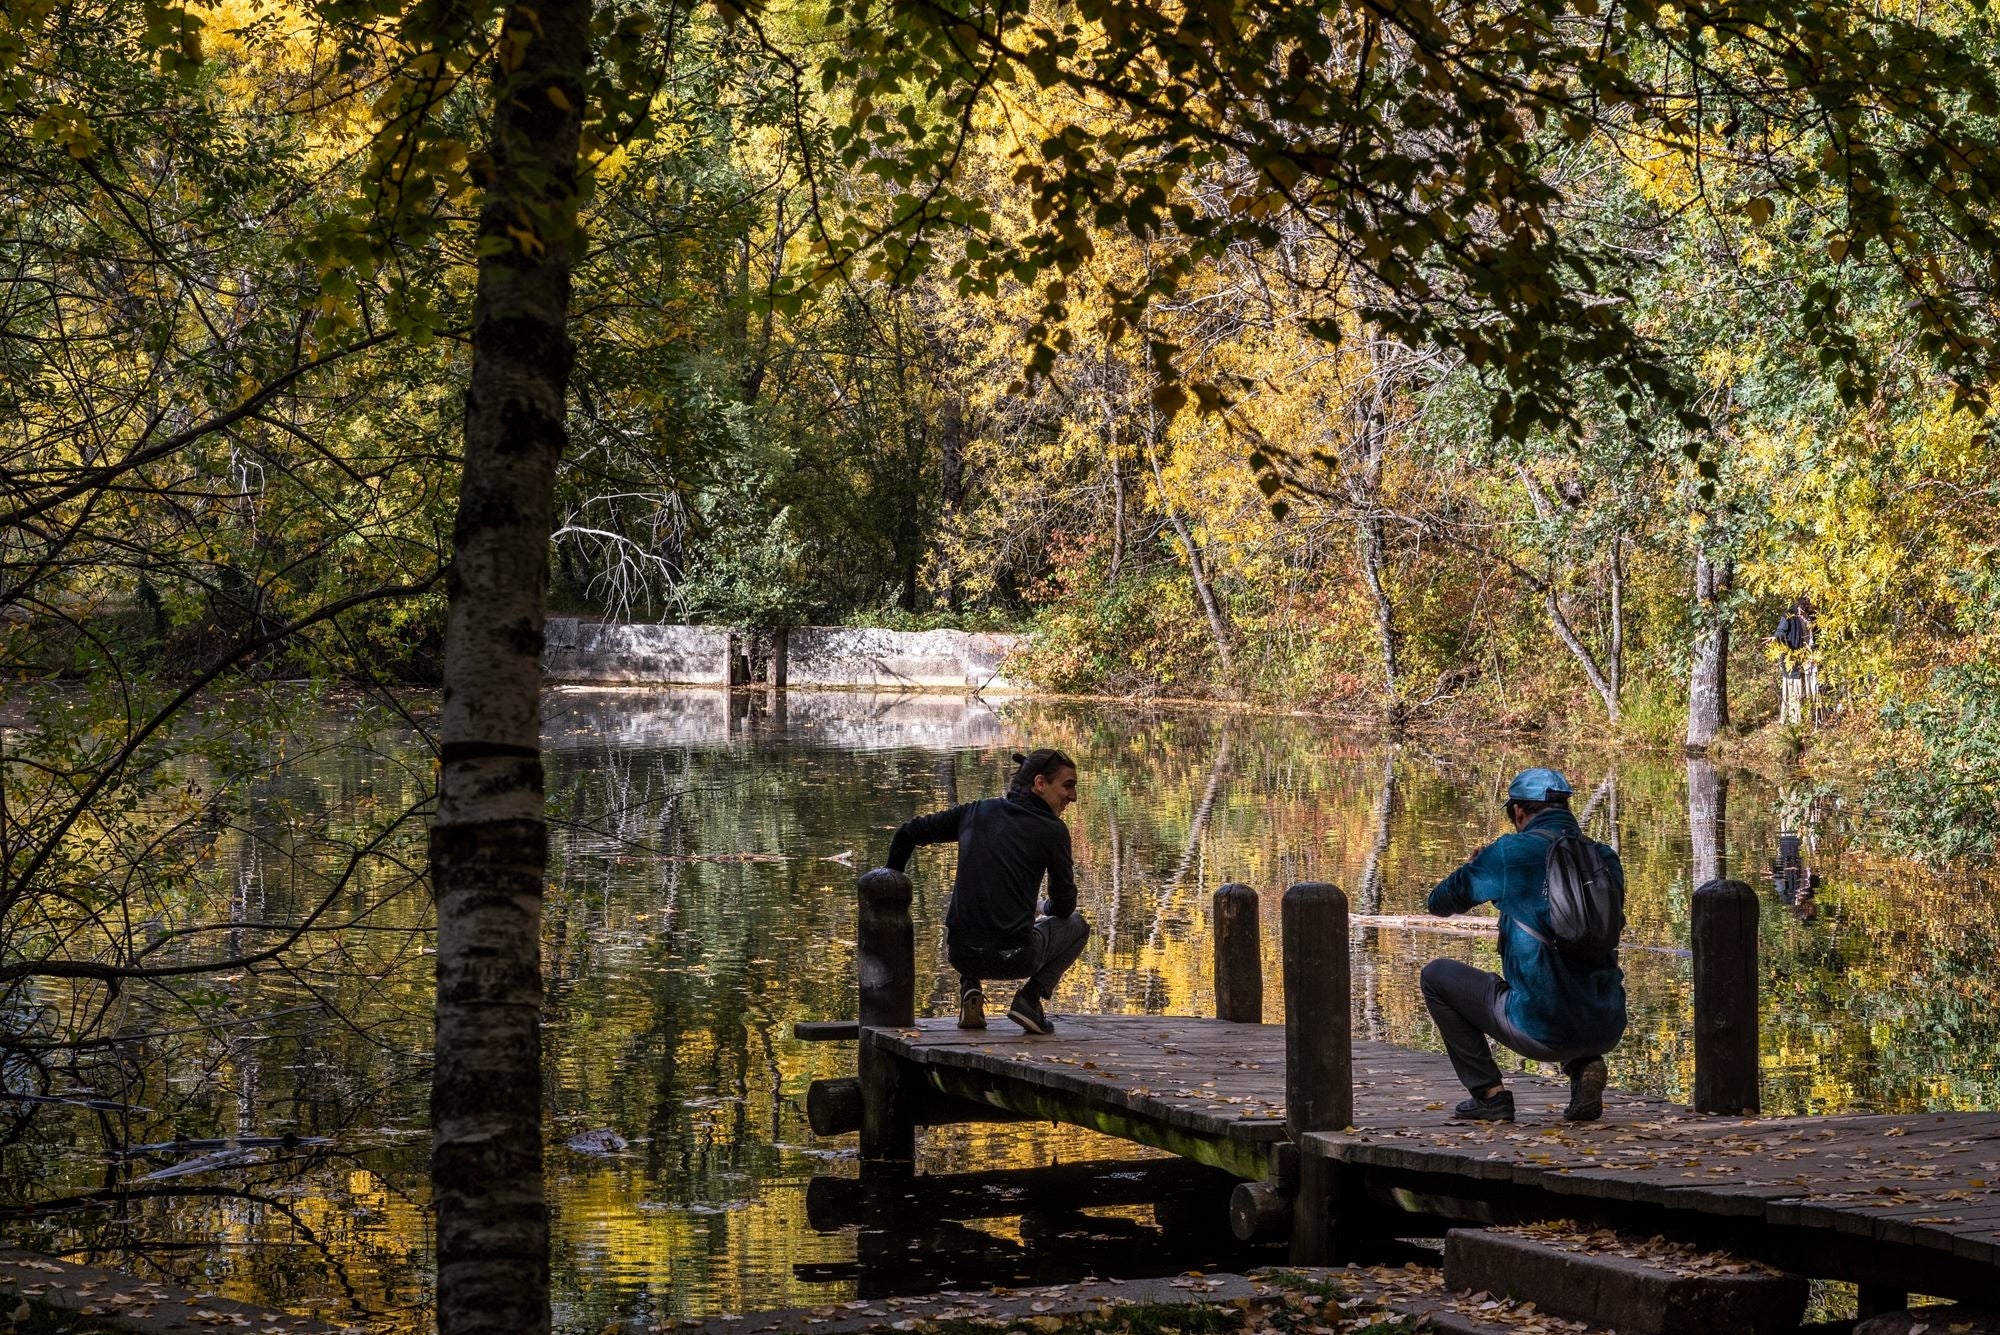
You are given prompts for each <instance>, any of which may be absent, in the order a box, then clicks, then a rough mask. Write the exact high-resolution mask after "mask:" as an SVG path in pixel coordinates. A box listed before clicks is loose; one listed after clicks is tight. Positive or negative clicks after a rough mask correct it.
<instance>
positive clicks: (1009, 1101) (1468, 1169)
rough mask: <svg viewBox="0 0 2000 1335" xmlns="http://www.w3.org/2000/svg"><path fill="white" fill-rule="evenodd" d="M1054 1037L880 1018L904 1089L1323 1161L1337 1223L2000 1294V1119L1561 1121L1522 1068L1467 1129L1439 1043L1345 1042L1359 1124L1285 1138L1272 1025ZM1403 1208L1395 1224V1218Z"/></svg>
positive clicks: (1283, 1170) (1265, 1160)
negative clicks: (1566, 1236) (1632, 1242)
mask: <svg viewBox="0 0 2000 1335" xmlns="http://www.w3.org/2000/svg"><path fill="white" fill-rule="evenodd" d="M1058 1023H1059V1026H1060V1028H1059V1030H1058V1032H1057V1033H1056V1034H1055V1035H1053V1036H1050V1037H1040V1038H1033V1037H1029V1036H1027V1035H1024V1034H1021V1033H1019V1032H1017V1031H1014V1030H1012V1029H1011V1027H1010V1028H1009V1029H1008V1030H1007V1031H1005V1032H1003V1031H1002V1030H1000V1029H991V1030H986V1031H983V1032H981V1031H967V1030H961V1029H958V1028H957V1027H956V1026H955V1025H954V1023H953V1022H952V1021H950V1020H944V1019H940V1020H926V1021H923V1022H921V1023H920V1024H918V1025H917V1026H915V1027H914V1028H907V1029H904V1028H898V1029H874V1030H871V1031H869V1034H868V1039H867V1041H869V1042H871V1043H872V1044H874V1045H875V1047H876V1048H877V1049H878V1051H879V1052H880V1054H881V1055H882V1056H883V1057H884V1058H886V1059H888V1060H890V1061H893V1062H895V1063H897V1065H898V1066H900V1067H901V1068H903V1069H902V1072H901V1074H902V1075H903V1077H904V1080H905V1083H904V1085H903V1088H904V1089H905V1091H906V1092H907V1091H908V1090H909V1089H911V1088H913V1087H917V1086H921V1087H922V1088H923V1089H926V1090H928V1091H931V1092H933V1093H935V1094H937V1095H940V1096H944V1097H946V1098H949V1099H951V1100H956V1101H962V1102H964V1103H968V1104H978V1105H982V1106H984V1107H987V1108H990V1109H993V1110H995V1111H996V1112H1001V1113H1011V1114H1017V1115H1021V1116H1025V1117H1032V1118H1036V1119H1043V1118H1046V1119H1048V1120H1051V1121H1058V1122H1063V1123H1067V1124H1070V1125H1073V1126H1080V1127H1086V1128H1089V1129H1091V1130H1095V1131H1099V1132H1103V1133H1104V1134H1107V1135H1112V1136H1117V1137H1119V1138H1121V1139H1124V1140H1128V1141H1133V1142H1135V1143H1138V1144H1141V1145H1147V1146H1150V1147H1152V1148H1154V1149H1158V1150H1164V1151H1167V1152H1169V1153H1173V1154H1178V1155H1180V1156H1182V1157H1184V1158H1188V1159H1192V1160H1195V1161H1197V1162H1199V1163H1204V1164H1208V1165H1211V1166H1213V1167H1217V1168H1222V1169H1225V1170H1227V1171H1229V1172H1231V1173H1234V1174H1236V1175H1237V1176H1238V1177H1240V1178H1243V1179H1245V1180H1246V1181H1261V1180H1266V1179H1270V1180H1280V1181H1282V1180H1284V1179H1285V1178H1286V1177H1287V1175H1288V1174H1291V1173H1292V1172H1294V1171H1295V1170H1294V1169H1293V1168H1292V1167H1291V1166H1290V1165H1289V1160H1290V1159H1291V1157H1292V1156H1294V1155H1302V1156H1304V1157H1309V1158H1313V1159H1317V1160H1320V1161H1323V1162H1325V1163H1327V1164H1328V1165H1330V1166H1332V1167H1333V1169H1334V1175H1335V1181H1336V1186H1335V1190H1334V1192H1333V1199H1332V1201H1331V1202H1330V1204H1331V1208H1332V1212H1333V1214H1334V1216H1335V1221H1336V1229H1338V1227H1339V1224H1340V1216H1341V1215H1342V1214H1343V1213H1346V1214H1348V1215H1350V1216H1352V1220H1351V1224H1352V1225H1353V1226H1355V1227H1360V1228H1365V1229H1367V1230H1370V1231H1379V1230H1380V1229H1382V1228H1385V1227H1387V1228H1392V1229H1394V1230H1396V1231H1398V1232H1399V1233H1401V1234H1402V1235H1404V1236H1422V1235H1424V1234H1427V1233H1435V1232H1437V1231H1439V1230H1441V1229H1442V1227H1444V1226H1446V1225H1449V1224H1460V1223H1468V1222H1475V1223H1517V1222H1525V1221H1530V1220H1552V1219H1574V1220H1577V1221H1578V1222H1580V1223H1587V1224H1603V1225H1607V1226H1616V1227H1621V1228H1628V1229H1640V1230H1644V1231H1647V1232H1655V1233H1662V1234H1666V1235H1670V1236H1678V1237H1683V1238H1686V1239H1689V1240H1696V1241H1700V1242H1702V1243H1704V1244H1705V1245H1708V1246H1717V1247H1724V1248H1726V1249H1727V1250H1731V1251H1736V1252H1739V1253H1741V1254H1743V1255H1747V1256H1753V1257H1755V1258H1757V1259H1759V1260H1763V1261H1767V1262H1769V1263H1770V1264H1773V1265H1778V1266H1780V1267H1782V1268H1784V1269H1787V1270H1791V1271H1793V1272H1795V1273H1799V1274H1806V1275H1816V1276H1821V1277H1826V1278H1835V1279H1844V1280H1848V1281H1851V1282H1858V1283H1862V1284H1866V1285H1868V1286H1869V1287H1870V1288H1872V1289H1878V1290H1892V1291H1893V1292H1897V1293H1923V1294H1932V1295H1936V1296H1940V1297H1956V1298H1973V1297H1979V1298H1986V1297H1990V1295H1991V1294H1992V1293H1993V1292H1994V1291H1995V1286H1996V1285H2000V1115H1995V1114H1991V1113H1925V1114H1912V1115H1907V1116H1872V1115H1871V1116H1842V1117H1785V1118H1742V1117H1717V1116H1702V1115H1699V1114H1695V1113H1692V1112H1690V1111H1689V1110H1688V1109H1686V1108H1685V1107H1680V1106H1676V1105H1674V1104H1670V1103H1668V1102H1667V1101H1666V1100H1664V1099H1658V1098H1652V1097H1648V1096H1644V1095H1637V1094H1627V1093H1622V1092H1619V1091H1616V1090H1611V1091H1607V1092H1606V1095H1605V1111H1604V1117H1603V1119H1602V1120H1600V1121H1597V1122H1588V1123H1569V1122H1564V1121H1563V1120H1562V1109H1563V1106H1564V1104H1565V1103H1566V1101H1567V1099H1568V1085H1567V1083H1566V1082H1565V1081H1562V1080H1557V1079H1544V1078H1541V1077H1537V1076H1527V1075H1515V1076H1510V1077H1509V1086H1510V1087H1511V1088H1512V1089H1513V1091H1514V1097H1515V1101H1516V1109H1517V1112H1516V1116H1517V1117H1518V1119H1519V1120H1518V1121H1516V1122H1515V1123H1513V1124H1511V1125H1484V1124H1477V1123H1465V1122H1455V1121H1453V1120H1451V1118H1450V1115H1449V1114H1450V1109H1451V1105H1452V1104H1454V1103H1456V1102H1457V1101H1458V1099H1460V1098H1461V1097H1463V1091H1462V1090H1460V1089H1459V1087H1458V1084H1457V1081H1456V1080H1455V1078H1454V1077H1453V1075H1452V1072H1451V1067H1450V1065H1449V1063H1448V1062H1447V1061H1446V1060H1445V1058H1444V1057H1443V1056H1442V1055H1441V1054H1438V1053H1430V1052H1415V1051H1411V1050H1409V1049H1406V1048H1400V1047H1396V1046H1393V1045H1390V1044H1386V1043H1368V1042H1357V1043H1356V1044H1355V1045H1354V1112H1355V1122H1354V1127H1353V1129H1352V1130H1350V1131H1342V1132H1320V1133H1310V1134H1308V1135H1306V1136H1305V1137H1303V1139H1302V1141H1301V1142H1300V1143H1298V1144H1297V1145H1296V1146H1295V1145H1294V1144H1293V1142H1292V1140H1291V1139H1290V1137H1289V1136H1288V1135H1287V1132H1286V1128H1285V1034H1284V1028H1283V1026H1281V1025H1264V1024H1239V1023H1233V1022H1230V1021H1224V1020H1205V1019H1196V1018H1188V1017H1179V1016H1174V1017H1168V1016H1123V1015H1086V1016H1062V1017H1060V1019H1059V1021H1058ZM1399 1216H1400V1218H1399Z"/></svg>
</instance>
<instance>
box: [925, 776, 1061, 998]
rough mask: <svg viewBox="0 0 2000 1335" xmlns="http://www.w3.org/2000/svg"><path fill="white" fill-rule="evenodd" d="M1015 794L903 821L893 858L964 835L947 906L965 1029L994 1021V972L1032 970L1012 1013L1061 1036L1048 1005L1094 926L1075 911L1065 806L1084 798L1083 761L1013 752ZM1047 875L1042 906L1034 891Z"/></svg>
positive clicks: (1020, 974) (948, 940) (1015, 974)
mask: <svg viewBox="0 0 2000 1335" xmlns="http://www.w3.org/2000/svg"><path fill="white" fill-rule="evenodd" d="M1014 759H1015V761H1016V762H1018V764H1019V766H1020V767H1019V768H1018V769H1016V770H1015V771H1014V778H1013V782H1011V783H1010V784H1009V785H1008V787H1007V796H1005V797H989V798H987V799H985V800H984V801H980V802H967V803H965V804H964V805H963V806H956V807H953V808H951V809H950V810H949V811H939V812H936V813H934V814H932V815H929V816H918V817H917V818H916V819H914V820H910V821H905V822H904V823H903V825H902V827H901V828H900V829H898V830H897V831H896V837H895V839H894V840H892V841H891V842H890V844H889V860H888V863H887V865H888V866H890V867H892V868H894V869H895V870H897V871H902V870H903V869H904V868H905V867H907V866H908V865H909V861H910V854H911V853H912V852H914V851H915V850H916V848H917V846H918V845H920V844H944V843H951V842H953V841H954V840H955V841H957V843H958V877H957V879H956V880H955V881H953V882H952V887H951V907H950V909H948V910H947V911H946V913H945V919H944V925H945V949H946V953H947V956H948V957H949V958H950V960H951V967H952V968H954V969H956V970H958V978H959V998H958V1027H959V1028H961V1029H984V1028H985V1027H986V993H985V992H984V991H983V990H982V988H981V982H982V980H984V979H988V978H1026V979H1027V981H1026V982H1025V983H1022V984H1021V989H1020V991H1018V992H1016V993H1015V994H1014V1000H1013V1002H1012V1003H1011V1004H1010V1005H1009V1006H1008V1007H1007V1018H1008V1019H1010V1020H1012V1021H1013V1022H1014V1023H1015V1024H1018V1025H1020V1026H1021V1028H1023V1029H1025V1030H1027V1031H1028V1032H1029V1033H1031V1034H1053V1033H1054V1032H1055V1031H1056V1028H1055V1025H1054V1024H1052V1023H1050V1021H1049V1017H1048V1013H1047V1012H1046V1011H1045V1010H1044V1009H1043V1008H1042V1003H1043V1002H1044V1001H1047V1000H1048V999H1049V997H1051V996H1053V995H1054V994H1055V990H1056V983H1057V982H1059V981H1060V980H1061V978H1062V976H1063V972H1064V970H1066V969H1068V968H1069V966H1070V965H1072V964H1074V963H1076V960H1077V957H1078V956H1079V955H1081V954H1083V943H1084V942H1085V941H1086V940H1088V939H1089V937H1090V924H1089V923H1087V922H1085V921H1084V918H1083V915H1082V914H1081V913H1078V912H1077V911H1076V869H1075V864H1074V863H1073V862H1072V861H1071V859H1070V850H1069V827H1068V826H1067V825H1064V824H1063V822H1062V814H1063V812H1064V811H1066V810H1068V809H1069V804H1070V803H1072V802H1074V801H1076V762H1075V761H1073V760H1071V759H1070V758H1069V757H1068V756H1066V755H1064V754H1063V753H1062V752H1060V751H1056V750H1051V749H1050V748H1048V747H1040V748H1038V749H1036V750H1034V751H1030V752H1029V753H1028V754H1027V755H1025V756H1024V755H1019V754H1016V755H1015V757H1014ZM1044 875H1046V876H1047V877H1048V884H1049V893H1048V898H1047V900H1046V901H1044V903H1043V906H1042V907H1043V909H1044V912H1043V913H1041V914H1040V915H1038V914H1037V913H1036V903H1035V900H1036V891H1037V890H1039V889H1040V888H1041V884H1042V878H1043V876H1044Z"/></svg>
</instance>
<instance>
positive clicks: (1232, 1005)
mask: <svg viewBox="0 0 2000 1335" xmlns="http://www.w3.org/2000/svg"><path fill="white" fill-rule="evenodd" d="M1259 926H1260V924H1259V922H1258V920H1257V892H1256V891H1255V890H1252V889H1251V888H1250V887H1249V886H1247V885H1238V884H1230V885H1225V886H1223V887H1222V888H1221V889H1220V890H1217V891H1216V892H1215V1018H1216V1019H1218V1020H1234V1021H1235V1022H1236V1023H1238V1024H1261V1023H1262V1022H1263V1019H1264V955H1263V951H1262V948H1261V946H1262V943H1261V942H1260V941H1259V939H1258V938H1259Z"/></svg>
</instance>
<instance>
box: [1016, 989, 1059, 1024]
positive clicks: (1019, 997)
mask: <svg viewBox="0 0 2000 1335" xmlns="http://www.w3.org/2000/svg"><path fill="white" fill-rule="evenodd" d="M1007 1018H1008V1019H1010V1020H1012V1021H1013V1022H1014V1023H1015V1024H1018V1025H1020V1026H1021V1028H1023V1029H1025V1030H1027V1031H1028V1032H1029V1033H1031V1034H1053V1033H1054V1032H1055V1031H1056V1027H1055V1025H1054V1024H1053V1023H1052V1022H1051V1021H1050V1019H1049V1017H1048V1013H1047V1012H1046V1011H1044V1010H1043V1009H1042V999H1041V998H1040V997H1038V996H1036V995H1035V994H1034V993H1032V992H1025V991H1023V992H1016V993H1015V994H1014V1004H1013V1005H1011V1006H1009V1007H1008V1008H1007Z"/></svg>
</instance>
